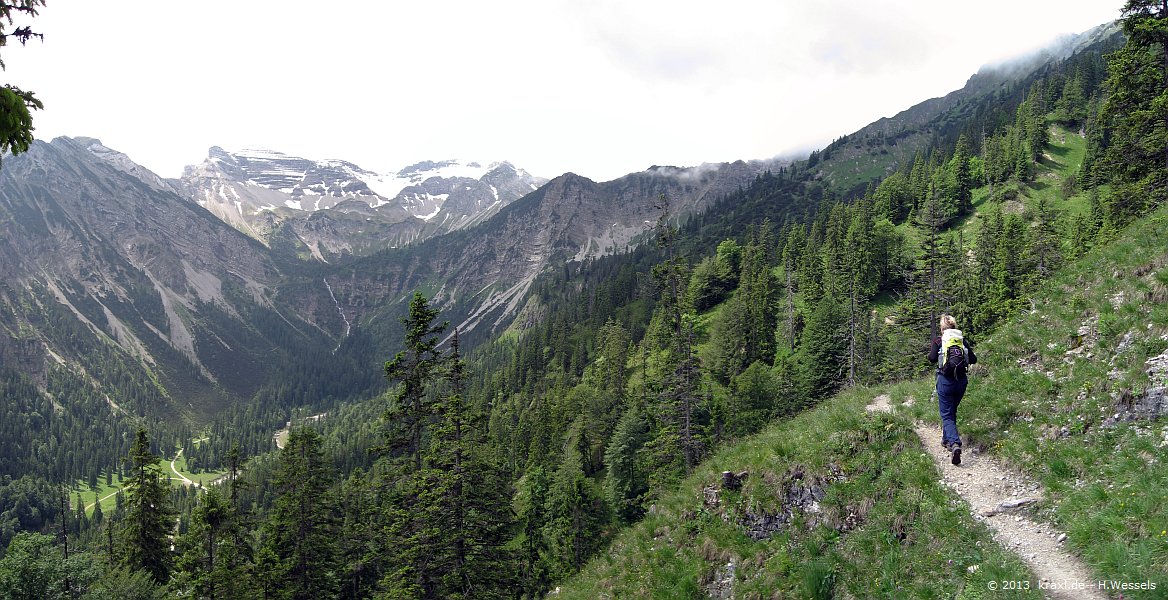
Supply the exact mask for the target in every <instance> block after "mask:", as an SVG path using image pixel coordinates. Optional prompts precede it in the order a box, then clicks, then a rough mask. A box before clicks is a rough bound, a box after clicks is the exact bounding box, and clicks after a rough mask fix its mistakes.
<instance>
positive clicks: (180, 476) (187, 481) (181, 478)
mask: <svg viewBox="0 0 1168 600" xmlns="http://www.w3.org/2000/svg"><path fill="white" fill-rule="evenodd" d="M182 453H183V449H182V448H179V449H178V454H175V455H174V458H172V459H171V460H170V470H171V472H172V473H174V474H175V475H178V477H171V479H178V480H179V481H181V482H183V485H195V482H193V481H191V480H190V479H187V476H186V475H183V474H182V473H179V472H178V469H176V468H174V461H176V460H178V459H179V457H180V456H182Z"/></svg>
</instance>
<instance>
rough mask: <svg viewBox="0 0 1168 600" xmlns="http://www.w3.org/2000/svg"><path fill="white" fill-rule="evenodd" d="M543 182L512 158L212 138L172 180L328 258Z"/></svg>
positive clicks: (494, 205)
mask: <svg viewBox="0 0 1168 600" xmlns="http://www.w3.org/2000/svg"><path fill="white" fill-rule="evenodd" d="M542 183H544V180H543V179H540V178H538V177H534V176H532V175H531V174H529V173H527V172H526V171H524V170H522V169H519V168H516V167H515V166H513V165H511V164H510V163H506V162H502V163H494V164H489V165H482V164H480V163H474V162H468V163H463V162H458V161H449V160H448V161H441V162H433V161H427V162H422V163H418V164H415V165H411V166H409V167H406V168H404V169H402V170H401V171H399V172H396V173H388V174H379V173H375V172H373V171H369V170H366V169H363V168H361V167H358V166H357V165H355V164H353V163H350V162H346V161H341V160H327V161H314V160H309V159H305V158H300V157H296V156H290V155H286V154H283V153H280V152H273V151H266V150H245V151H242V152H227V151H226V150H223V149H222V148H219V147H213V148H211V150H210V151H209V153H208V156H207V160H205V161H204V162H203V163H202V164H200V165H196V166H191V167H187V168H186V170H185V171H184V173H183V175H182V177H181V178H180V179H179V180H177V181H174V182H172V185H173V186H174V188H175V189H176V190H178V191H179V192H180V193H182V194H185V195H186V196H189V197H190V198H191V199H192V200H194V201H195V202H197V203H198V204H199V205H200V206H202V207H203V208H206V209H207V210H209V211H211V212H212V213H213V214H215V215H216V216H218V217H219V218H220V219H223V220H224V221H225V222H227V223H230V224H231V225H232V226H233V227H235V228H236V229H239V230H240V231H242V232H244V233H246V234H248V235H250V236H252V237H254V238H256V239H258V240H260V241H262V242H265V243H267V244H269V245H272V246H274V247H278V248H285V249H291V250H293V251H294V252H296V253H298V254H299V255H300V257H301V258H309V257H312V258H315V259H317V260H321V261H326V262H327V261H329V260H330V259H332V258H333V257H336V256H339V255H342V254H352V255H366V254H370V253H372V252H375V251H378V250H384V249H386V248H394V247H398V246H403V245H405V244H409V243H415V242H418V241H421V240H423V239H426V238H429V237H433V236H435V235H440V234H442V233H446V232H450V231H454V230H458V229H462V228H465V227H469V226H471V225H474V224H477V223H479V222H481V221H483V220H484V219H486V218H489V217H490V216H491V215H493V214H495V213H496V212H498V210H499V209H501V208H502V207H504V206H506V205H507V204H509V203H511V202H513V201H515V200H517V199H518V198H520V197H522V196H523V195H525V194H527V193H529V192H531V191H532V190H534V189H536V188H537V187H539V185H540V184H542Z"/></svg>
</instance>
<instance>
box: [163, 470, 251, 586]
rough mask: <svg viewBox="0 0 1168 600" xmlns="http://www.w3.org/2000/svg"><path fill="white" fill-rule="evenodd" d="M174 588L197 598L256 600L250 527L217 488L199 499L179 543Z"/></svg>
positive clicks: (213, 488) (208, 491)
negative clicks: (251, 562)
mask: <svg viewBox="0 0 1168 600" xmlns="http://www.w3.org/2000/svg"><path fill="white" fill-rule="evenodd" d="M177 546H178V551H179V558H178V561H177V565H176V566H177V570H178V575H177V577H176V579H177V580H178V581H177V582H176V583H175V585H174V587H175V588H177V589H184V590H189V592H191V593H193V594H194V595H195V596H196V597H200V598H202V597H209V598H252V597H255V596H256V595H257V594H258V592H259V590H258V589H257V588H256V586H255V583H254V582H253V580H252V576H251V564H250V561H251V559H252V557H253V554H254V552H253V550H252V548H251V545H250V540H249V535H248V531H247V523H246V522H245V519H244V517H243V515H241V514H240V513H239V512H238V509H237V508H236V507H235V506H233V505H232V503H231V502H230V500H229V499H228V498H225V497H224V496H223V494H222V493H221V492H220V491H219V489H218V488H217V487H211V488H209V489H207V491H206V492H204V493H203V494H202V496H201V497H200V498H199V503H198V506H197V507H196V508H195V509H194V510H193V511H192V513H191V522H190V525H189V527H188V529H187V532H186V533H185V534H184V535H183V536H181V537H180V538H179V540H178V543H177Z"/></svg>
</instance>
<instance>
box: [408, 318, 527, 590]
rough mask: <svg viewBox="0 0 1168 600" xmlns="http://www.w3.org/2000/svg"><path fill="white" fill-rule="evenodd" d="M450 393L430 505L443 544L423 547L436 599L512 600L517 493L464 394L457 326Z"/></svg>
mask: <svg viewBox="0 0 1168 600" xmlns="http://www.w3.org/2000/svg"><path fill="white" fill-rule="evenodd" d="M444 367H445V371H446V373H445V374H446V379H447V383H448V386H447V391H446V393H444V394H443V396H442V399H441V401H440V406H439V408H440V410H441V420H440V421H439V423H438V425H437V426H436V427H435V431H434V434H433V442H432V444H431V448H430V452H429V454H430V457H429V461H428V462H429V464H430V467H431V469H432V470H433V472H434V474H435V479H434V485H433V486H432V488H431V490H432V492H433V494H431V495H429V497H430V498H431V499H432V500H433V501H434V502H435V506H432V507H424V508H422V510H421V513H422V514H423V515H428V516H433V517H436V518H437V521H435V522H434V523H433V526H435V527H437V528H439V529H441V530H442V532H443V535H442V536H441V537H440V538H439V540H438V544H437V545H436V546H431V547H430V548H426V549H424V551H426V552H427V553H428V554H430V561H429V563H430V565H431V566H432V567H433V568H434V570H435V573H434V576H433V577H431V578H429V579H431V580H432V581H433V582H434V584H435V585H434V588H433V594H431V596H432V597H434V598H452V599H460V598H505V597H508V593H507V590H508V589H509V588H510V586H511V583H512V579H511V574H512V571H513V568H514V563H513V558H512V556H511V554H510V552H509V551H508V550H507V548H506V547H505V546H506V543H507V541H508V539H509V538H510V536H509V535H508V533H509V531H510V529H511V522H512V519H511V515H510V507H509V506H508V504H509V500H510V492H509V489H508V486H507V482H506V481H505V479H504V477H503V475H502V473H501V472H500V470H499V469H498V467H497V466H496V465H495V464H494V463H493V462H492V461H490V460H489V459H488V458H487V456H486V453H485V451H484V450H485V448H484V446H483V444H482V442H481V440H482V433H481V423H482V418H481V416H480V415H477V414H475V413H474V412H473V411H471V410H469V408H468V404H467V402H466V400H465V399H464V397H463V394H464V392H465V389H464V388H465V378H466V365H465V363H464V362H463V360H462V355H461V353H460V351H459V339H458V330H457V329H455V330H454V335H453V337H452V338H451V342H450V352H449V354H448V356H447V357H446V361H445V364H444Z"/></svg>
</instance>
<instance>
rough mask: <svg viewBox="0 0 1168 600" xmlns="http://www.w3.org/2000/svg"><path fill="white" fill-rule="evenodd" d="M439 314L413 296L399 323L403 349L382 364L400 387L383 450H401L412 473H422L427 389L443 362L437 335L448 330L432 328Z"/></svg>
mask: <svg viewBox="0 0 1168 600" xmlns="http://www.w3.org/2000/svg"><path fill="white" fill-rule="evenodd" d="M438 313H439V310H438V309H436V308H430V303H429V301H428V300H426V297H425V296H423V295H422V293H421V292H414V297H413V299H411V300H410V312H409V316H407V317H405V318H403V319H402V324H403V325H405V328H406V339H405V342H406V348H405V350H402V351H401V352H398V353H397V356H394V358H393V360H390V361H388V362H386V363H385V376H386V378H387V379H389V380H390V381H393V382H397V383H401V386H400V387H399V388H398V390H397V392H396V394H395V396H394V399H393V401H392V402H391V403H390V406H389V408H388V409H387V410H386V411H385V414H384V416H383V417H382V421H383V422H384V423H385V426H386V430H387V433H386V438H387V440H386V446H387V449H388V450H390V451H391V452H392V451H398V450H404V451H405V453H406V454H407V455H409V457H410V458H411V459H413V468H414V470H415V471H420V470H421V469H422V450H423V448H422V439H423V435H424V432H425V429H426V427H427V426H428V425H429V424H430V423H431V422H432V421H433V418H434V407H433V406H432V405H431V404H430V403H429V402H428V401H427V396H426V388H427V386H428V385H430V383H431V382H432V378H433V375H434V370H435V369H436V368H437V367H438V364H439V362H440V361H441V359H442V355H441V352H440V351H439V350H438V335H439V334H441V333H442V332H443V331H445V330H446V326H447V324H446V323H443V324H441V325H435V324H434V319H436V318H438Z"/></svg>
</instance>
